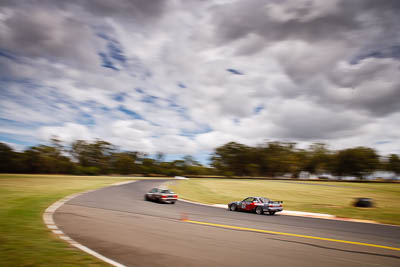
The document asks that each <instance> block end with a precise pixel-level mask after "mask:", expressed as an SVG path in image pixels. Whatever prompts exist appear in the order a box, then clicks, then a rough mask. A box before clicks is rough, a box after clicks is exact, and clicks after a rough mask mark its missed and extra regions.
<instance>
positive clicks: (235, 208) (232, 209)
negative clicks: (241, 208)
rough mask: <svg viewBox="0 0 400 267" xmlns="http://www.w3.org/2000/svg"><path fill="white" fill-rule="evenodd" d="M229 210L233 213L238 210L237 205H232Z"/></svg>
mask: <svg viewBox="0 0 400 267" xmlns="http://www.w3.org/2000/svg"><path fill="white" fill-rule="evenodd" d="M229 209H230V210H231V211H236V210H237V206H236V204H232V205H231V206H230V207H229Z"/></svg>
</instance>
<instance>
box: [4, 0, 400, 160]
mask: <svg viewBox="0 0 400 267" xmlns="http://www.w3.org/2000/svg"><path fill="white" fill-rule="evenodd" d="M0 10H1V11H0V33H2V37H3V38H2V40H1V41H0V67H1V69H2V70H3V71H2V72H1V73H0V78H1V79H2V80H1V84H0V86H1V91H0V95H1V99H0V117H1V118H2V119H3V120H5V122H2V124H1V125H4V126H2V129H3V131H2V133H3V134H7V135H11V134H13V133H20V135H19V136H21V137H19V138H20V140H21V141H25V142H28V141H32V140H35V138H40V139H41V140H46V139H48V138H50V137H51V136H52V135H57V136H59V138H61V139H63V140H65V141H67V142H71V141H73V140H75V139H94V138H101V139H104V140H107V141H110V142H112V143H113V144H115V145H118V146H120V147H121V148H123V149H129V150H138V151H143V152H147V153H156V152H164V153H171V154H185V153H194V154H195V153H200V152H204V151H211V150H212V149H214V148H215V147H216V146H219V145H222V144H224V143H226V142H230V141H236V142H241V143H244V144H247V145H255V144H258V143H260V142H263V141H265V140H286V141H298V142H299V143H300V145H301V146H305V145H306V144H309V143H312V142H314V141H318V142H321V141H322V142H327V143H329V144H331V147H334V148H336V147H337V148H342V147H346V146H354V145H366V146H371V147H375V148H376V149H378V150H379V151H380V152H382V153H389V152H393V151H396V149H395V148H394V147H396V146H397V147H399V143H398V141H397V140H399V138H398V137H399V136H398V133H399V131H400V128H399V127H398V126H397V124H396V123H395V122H396V121H398V120H399V118H398V110H399V104H398V103H399V101H397V99H399V97H400V90H399V88H400V87H399V86H400V77H399V76H398V69H399V67H400V63H399V62H400V61H399V57H398V56H396V54H395V52H396V51H397V50H396V47H399V43H400V39H399V38H398V35H397V37H396V34H393V33H397V32H398V31H397V29H398V26H397V25H400V22H399V18H398V16H395V14H396V12H395V7H393V10H392V9H390V10H389V9H387V8H385V5H376V4H375V3H374V2H373V1H354V3H353V4H349V2H347V1H340V0H337V1H330V2H329V3H328V2H327V1H322V0H321V1H317V0H313V1H308V0H307V1H306V0H304V1H300V2H299V3H296V5H293V3H292V1H270V2H267V3H266V2H265V1H262V0H261V1H260V0H251V1H201V2H198V1H172V2H168V3H167V2H166V1H165V2H164V1H161V2H158V1H155V2H152V3H147V1H139V0H138V1H129V2H128V1H117V2H116V4H115V5H114V4H109V3H106V1H99V2H96V5H95V6H93V7H92V8H89V6H87V5H81V3H80V2H79V1H72V2H70V3H69V4H61V3H52V4H50V2H46V1H44V2H43V3H41V4H40V5H39V6H37V7H35V8H33V9H32V6H31V4H29V3H26V4H17V3H15V4H12V5H11V4H10V5H9V6H5V7H0ZM27 10H32V14H31V16H27V15H26V14H27V13H26V11H27ZM24 12H25V13H24ZM129 12H131V13H132V12H133V13H135V14H136V15H135V16H134V18H131V17H130V16H128V14H129ZM382 14H385V16H384V17H382ZM12 22H13V23H12ZM32 25H37V26H38V27H34V29H33V30H31V29H32ZM380 51H385V53H383V52H382V53H380ZM387 51H394V52H393V55H392V54H390V52H387ZM100 54H101V55H103V56H100ZM102 57H103V58H102ZM228 69H233V70H236V71H233V72H232V71H228ZM235 72H236V74H235ZM240 73H241V74H243V75H237V74H240ZM8 121H9V124H13V125H12V127H11V126H10V125H7V124H8ZM28 126H29V127H28ZM27 129H28V130H27ZM31 129H34V130H33V134H30V135H29V134H26V133H27V132H29V131H31V132H32V130H31ZM0 133H1V131H0ZM1 137H2V136H1V135H0V141H1Z"/></svg>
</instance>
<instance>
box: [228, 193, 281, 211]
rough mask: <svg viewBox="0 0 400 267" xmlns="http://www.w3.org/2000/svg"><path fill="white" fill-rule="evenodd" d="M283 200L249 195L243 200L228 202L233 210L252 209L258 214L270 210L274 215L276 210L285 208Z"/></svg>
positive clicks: (229, 207)
mask: <svg viewBox="0 0 400 267" xmlns="http://www.w3.org/2000/svg"><path fill="white" fill-rule="evenodd" d="M282 203H283V201H272V200H270V199H268V198H265V197H247V198H245V199H243V200H242V201H235V202H231V203H229V204H228V209H229V210H231V211H252V212H255V213H257V214H263V213H264V212H268V213H269V214H271V215H274V214H275V212H279V211H282V210H283V207H282Z"/></svg>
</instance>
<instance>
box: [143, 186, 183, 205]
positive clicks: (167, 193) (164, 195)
mask: <svg viewBox="0 0 400 267" xmlns="http://www.w3.org/2000/svg"><path fill="white" fill-rule="evenodd" d="M144 199H145V200H152V201H158V202H163V203H171V204H175V202H176V201H177V200H178V195H176V194H175V193H174V192H172V191H171V190H169V189H160V188H153V189H151V190H150V191H149V192H147V193H146V195H144Z"/></svg>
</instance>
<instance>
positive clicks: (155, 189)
mask: <svg viewBox="0 0 400 267" xmlns="http://www.w3.org/2000/svg"><path fill="white" fill-rule="evenodd" d="M157 192H158V189H157V188H153V189H151V191H150V193H157Z"/></svg>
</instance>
